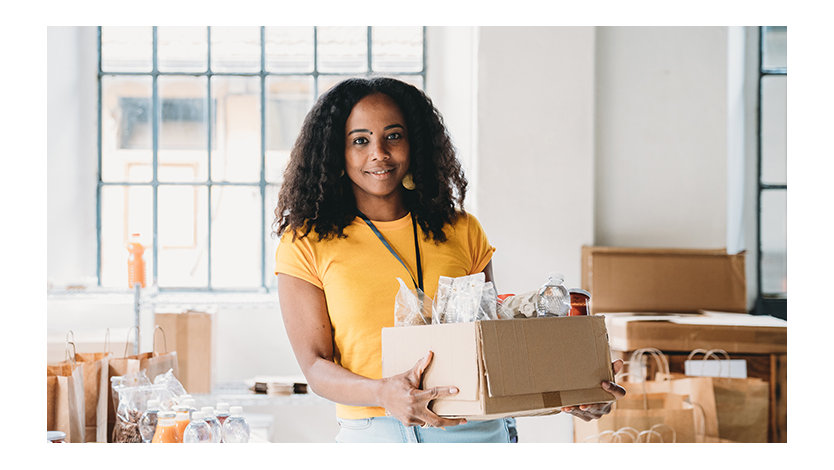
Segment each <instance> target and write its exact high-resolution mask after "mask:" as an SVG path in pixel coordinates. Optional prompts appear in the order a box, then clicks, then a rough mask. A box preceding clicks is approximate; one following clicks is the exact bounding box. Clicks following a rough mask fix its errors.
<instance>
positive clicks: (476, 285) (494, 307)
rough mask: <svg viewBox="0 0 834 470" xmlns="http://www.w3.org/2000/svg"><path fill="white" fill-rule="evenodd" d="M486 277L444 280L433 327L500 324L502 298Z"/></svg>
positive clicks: (440, 287)
mask: <svg viewBox="0 0 834 470" xmlns="http://www.w3.org/2000/svg"><path fill="white" fill-rule="evenodd" d="M485 279H486V276H485V275H484V273H477V274H472V275H470V276H461V277H456V278H450V277H445V276H440V278H439V279H438V285H437V294H436V295H435V299H434V304H433V306H432V323H435V324H437V323H463V322H473V321H478V320H497V319H499V318H501V317H500V316H499V314H498V295H497V292H496V290H495V285H494V284H493V283H492V282H491V281H490V282H485Z"/></svg>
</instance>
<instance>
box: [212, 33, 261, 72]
mask: <svg viewBox="0 0 834 470" xmlns="http://www.w3.org/2000/svg"><path fill="white" fill-rule="evenodd" d="M211 70H212V71H213V72H259V71H260V70H261V28H258V27H252V26H249V27H235V28H227V27H222V28H221V27H212V28H211Z"/></svg>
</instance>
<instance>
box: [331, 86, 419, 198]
mask: <svg viewBox="0 0 834 470" xmlns="http://www.w3.org/2000/svg"><path fill="white" fill-rule="evenodd" d="M408 149H409V145H408V129H406V128H405V118H404V117H403V114H402V112H401V111H400V108H399V107H398V106H397V104H396V103H395V102H394V100H393V99H391V98H390V97H389V96H388V95H384V94H382V93H376V94H372V95H368V96H366V97H364V98H362V99H361V100H359V102H358V103H356V105H355V106H354V107H353V109H352V110H351V112H350V115H349V116H348V119H347V123H346V124H345V173H346V174H347V176H348V177H349V178H350V180H351V182H352V183H353V193H354V195H355V197H356V204H357V206H361V205H363V203H379V202H383V201H386V200H388V201H400V197H401V191H402V186H401V182H402V179H403V176H405V174H406V173H408V168H409V163H410V157H409V150H408Z"/></svg>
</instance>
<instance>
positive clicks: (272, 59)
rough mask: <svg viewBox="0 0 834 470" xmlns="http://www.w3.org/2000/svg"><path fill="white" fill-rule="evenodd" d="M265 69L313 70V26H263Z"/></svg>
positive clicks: (271, 70) (272, 70)
mask: <svg viewBox="0 0 834 470" xmlns="http://www.w3.org/2000/svg"><path fill="white" fill-rule="evenodd" d="M264 35H265V38H264V41H265V45H264V47H265V48H266V51H265V54H266V69H267V70H269V71H270V72H282V73H286V72H312V71H313V28H312V27H311V26H308V27H283V28H265V30H264Z"/></svg>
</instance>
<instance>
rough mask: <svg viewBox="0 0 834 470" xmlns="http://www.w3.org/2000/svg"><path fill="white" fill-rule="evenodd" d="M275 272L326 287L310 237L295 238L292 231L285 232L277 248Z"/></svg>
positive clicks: (320, 287)
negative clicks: (322, 280) (317, 266)
mask: <svg viewBox="0 0 834 470" xmlns="http://www.w3.org/2000/svg"><path fill="white" fill-rule="evenodd" d="M275 274H276V275H277V274H288V275H290V276H293V277H297V278H299V279H303V280H305V281H307V282H309V283H310V284H313V285H314V286H316V287H318V288H319V289H322V288H324V284H323V283H322V282H321V278H320V277H319V273H318V269H316V258H315V254H314V253H313V247H312V246H311V244H310V240H309V237H305V238H296V239H295V240H293V234H292V232H291V231H287V232H284V234H283V235H282V236H281V240H280V241H279V242H278V248H276V249H275Z"/></svg>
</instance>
